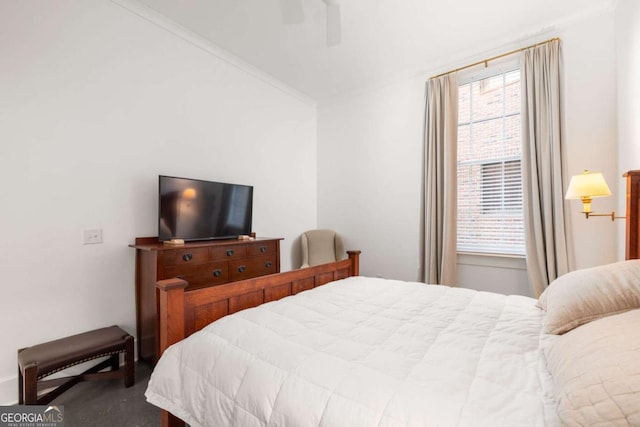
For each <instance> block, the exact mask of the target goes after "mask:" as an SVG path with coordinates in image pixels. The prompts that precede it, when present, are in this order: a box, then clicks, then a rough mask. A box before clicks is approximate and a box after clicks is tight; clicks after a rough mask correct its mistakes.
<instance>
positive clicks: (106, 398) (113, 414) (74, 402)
mask: <svg viewBox="0 0 640 427" xmlns="http://www.w3.org/2000/svg"><path fill="white" fill-rule="evenodd" d="M150 376H151V367H150V366H149V365H147V364H145V363H136V382H135V384H134V385H133V386H132V387H129V388H126V387H125V386H124V381H123V380H121V379H113V380H104V381H86V382H82V383H80V384H77V385H75V386H73V387H72V388H71V389H69V390H68V391H66V392H64V393H63V394H62V395H60V396H59V397H58V398H56V399H55V400H54V401H53V402H51V405H63V406H64V425H65V427H89V426H95V427H103V426H104V427H111V426H126V427H151V426H153V427H156V426H159V425H160V409H158V408H156V407H155V406H153V405H151V404H150V403H147V401H146V399H145V397H144V392H145V390H146V389H147V383H148V382H149V377H150Z"/></svg>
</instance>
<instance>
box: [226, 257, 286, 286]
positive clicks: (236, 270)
mask: <svg viewBox="0 0 640 427" xmlns="http://www.w3.org/2000/svg"><path fill="white" fill-rule="evenodd" d="M277 267H278V266H277V264H276V257H275V256H260V257H253V258H248V259H246V260H242V261H233V262H230V263H229V280H230V281H232V282H235V281H237V280H244V279H250V278H251V277H258V276H264V275H266V274H273V273H277V272H278V270H277Z"/></svg>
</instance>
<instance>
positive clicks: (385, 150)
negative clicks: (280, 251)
mask: <svg viewBox="0 0 640 427" xmlns="http://www.w3.org/2000/svg"><path fill="white" fill-rule="evenodd" d="M534 30H536V29H534ZM613 34H614V29H613V12H612V11H610V10H601V11H599V12H598V13H597V14H592V15H590V16H583V17H580V18H575V19H573V20H571V21H565V22H564V23H562V24H557V25H556V28H555V30H554V31H553V34H551V35H554V36H555V35H557V36H560V37H561V39H562V52H563V62H564V64H563V65H564V70H565V73H564V83H565V85H564V92H563V94H564V104H565V122H566V123H565V124H566V126H565V131H566V135H565V136H566V138H565V141H566V147H567V154H568V162H567V163H568V168H569V172H570V173H571V174H573V173H578V172H580V171H581V170H582V169H583V168H589V169H591V170H597V171H602V172H603V173H604V174H605V176H606V178H607V179H608V180H609V184H610V185H611V187H612V191H614V192H615V191H617V187H616V183H617V181H618V180H619V177H618V173H617V167H616V153H615V147H616V145H615V137H616V124H615V64H614V62H615V61H614V60H615V57H614V54H613V47H614V41H613ZM551 35H549V36H551ZM546 36H548V34H545V37H542V36H540V37H539V39H540V40H544V39H545V38H547V37H546ZM514 38H515V37H514ZM522 44H523V42H522V40H520V41H518V42H515V41H513V40H512V41H511V45H509V46H506V47H504V46H503V49H502V50H501V51H502V52H503V51H507V50H510V49H513V48H517V47H521V46H522ZM491 48H492V47H491V46H487V47H485V48H483V49H482V52H478V53H477V56H475V57H473V56H472V57H469V58H467V60H466V61H463V62H462V63H471V62H474V61H476V60H480V59H483V58H485V57H487V56H490V55H487V54H486V52H487V51H491ZM458 65H461V64H460V63H452V66H451V68H455V66H458ZM428 67H429V64H425V68H428ZM439 71H442V70H441V69H438V70H432V71H430V72H429V71H427V72H425V71H420V70H414V72H413V73H408V74H409V75H411V74H413V75H414V77H410V78H405V79H401V80H398V81H396V82H394V83H392V84H389V85H387V86H385V87H382V88H373V89H371V90H369V91H366V92H363V93H358V94H353V95H351V96H345V97H344V98H342V99H338V100H335V101H334V102H332V103H329V104H325V105H320V106H319V111H318V146H319V154H318V174H319V179H318V221H319V225H321V226H323V227H331V228H335V229H336V230H338V231H340V232H341V233H343V234H344V235H345V238H346V239H345V240H346V244H347V246H348V247H350V248H359V249H361V250H362V251H363V256H362V273H363V274H365V275H378V274H379V275H382V276H384V277H389V278H399V279H404V280H416V279H418V277H419V275H418V268H417V266H418V265H419V234H420V225H419V222H420V221H419V218H420V203H421V202H420V194H421V167H422V160H421V156H422V153H423V149H422V146H423V142H422V139H423V127H424V86H425V81H426V80H427V79H428V77H429V76H431V75H434V74H436V72H439ZM613 199H614V198H611V199H610V200H605V199H600V200H597V201H595V202H594V209H597V210H602V211H606V210H607V209H609V208H612V209H613V207H614V206H615V200H613ZM568 208H569V209H570V210H571V212H572V219H573V220H574V223H575V225H576V227H575V228H576V231H577V233H576V237H575V240H574V244H575V250H576V259H577V265H578V266H580V267H584V266H587V265H596V264H603V263H607V262H610V261H613V260H614V259H615V257H616V254H615V248H616V234H615V231H614V230H615V228H614V227H615V226H614V225H613V224H611V223H610V222H607V220H606V219H601V218H595V219H590V220H589V222H588V223H587V221H586V220H585V219H584V217H580V216H579V214H578V212H579V211H580V209H581V207H580V206H578V205H577V204H576V203H569V204H568ZM497 262H498V266H496V262H495V261H491V262H482V261H481V260H480V261H479V260H478V259H477V258H475V259H470V258H469V257H465V258H462V259H461V260H460V264H459V269H458V270H459V271H458V277H459V284H460V285H461V286H465V287H472V288H476V289H485V290H497V289H496V286H495V283H496V282H498V283H499V287H500V289H502V291H503V292H504V293H520V294H528V292H529V287H528V283H527V281H528V280H527V275H526V271H525V270H524V267H523V263H521V262H520V263H518V262H516V263H515V265H510V266H509V268H503V267H500V261H497Z"/></svg>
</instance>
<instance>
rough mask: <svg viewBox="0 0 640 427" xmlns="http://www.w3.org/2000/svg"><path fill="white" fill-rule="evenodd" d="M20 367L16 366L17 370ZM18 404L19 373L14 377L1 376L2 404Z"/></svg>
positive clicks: (0, 400) (0, 403)
mask: <svg viewBox="0 0 640 427" xmlns="http://www.w3.org/2000/svg"><path fill="white" fill-rule="evenodd" d="M17 370H18V368H17V367H16V371H17ZM17 404H18V374H17V373H16V375H14V376H12V377H6V378H0V405H2V406H6V405H17Z"/></svg>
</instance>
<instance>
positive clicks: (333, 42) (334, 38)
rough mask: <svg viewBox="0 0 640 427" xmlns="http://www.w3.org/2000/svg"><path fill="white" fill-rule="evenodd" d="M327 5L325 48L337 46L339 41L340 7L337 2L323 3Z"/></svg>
mask: <svg viewBox="0 0 640 427" xmlns="http://www.w3.org/2000/svg"><path fill="white" fill-rule="evenodd" d="M325 3H326V4H327V46H337V45H339V44H340V40H341V36H342V34H341V28H340V5H339V4H338V2H337V1H335V0H333V1H331V0H329V1H325Z"/></svg>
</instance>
